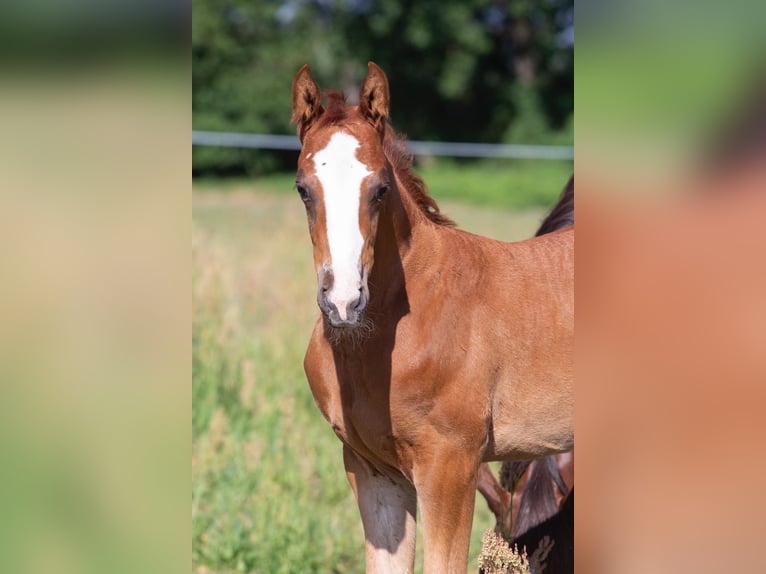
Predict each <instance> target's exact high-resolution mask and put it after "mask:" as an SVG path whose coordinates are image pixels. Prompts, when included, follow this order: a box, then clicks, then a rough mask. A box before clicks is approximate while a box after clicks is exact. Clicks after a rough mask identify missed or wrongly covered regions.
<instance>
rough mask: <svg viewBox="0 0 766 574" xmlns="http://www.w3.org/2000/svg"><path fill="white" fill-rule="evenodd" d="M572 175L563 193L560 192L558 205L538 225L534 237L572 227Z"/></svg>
mask: <svg viewBox="0 0 766 574" xmlns="http://www.w3.org/2000/svg"><path fill="white" fill-rule="evenodd" d="M574 207H575V206H574V174H572V177H571V178H569V183H567V185H566V187H565V188H564V191H562V192H561V196H560V197H559V200H558V203H556V205H555V207H554V208H553V209H552V210H551V212H550V213H549V214H548V216H547V217H546V218H545V219H544V220H543V222H542V223H541V224H540V229H538V230H537V233H535V236H539V235H545V234H546V233H551V232H553V231H556V230H558V229H562V228H564V227H569V226H570V225H574Z"/></svg>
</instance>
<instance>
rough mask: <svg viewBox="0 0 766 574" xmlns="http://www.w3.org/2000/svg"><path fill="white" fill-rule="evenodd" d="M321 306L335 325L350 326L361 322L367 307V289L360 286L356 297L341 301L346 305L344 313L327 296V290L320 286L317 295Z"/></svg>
mask: <svg viewBox="0 0 766 574" xmlns="http://www.w3.org/2000/svg"><path fill="white" fill-rule="evenodd" d="M317 302H318V303H319V308H320V309H321V310H322V313H324V315H325V317H327V320H328V321H330V324H331V325H332V326H333V327H340V328H349V327H356V326H357V325H359V324H361V322H362V320H363V318H364V310H365V308H366V307H367V295H366V289H363V288H360V289H359V293H358V295H357V296H356V297H354V298H352V299H351V300H349V301H345V302H344V301H339V302H338V304H339V305H343V306H344V309H343V310H344V311H345V312H344V313H341V312H339V311H338V306H337V305H336V304H335V303H333V302H332V301H330V300H329V299H328V297H327V290H325V289H322V288H320V289H319V294H318V297H317Z"/></svg>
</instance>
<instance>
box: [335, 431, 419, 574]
mask: <svg viewBox="0 0 766 574" xmlns="http://www.w3.org/2000/svg"><path fill="white" fill-rule="evenodd" d="M343 462H344V464H345V466H346V475H347V476H348V481H349V482H350V483H351V488H352V489H353V490H354V494H355V495H356V501H357V504H358V505H359V512H360V513H361V515H362V525H363V526H364V538H365V547H366V564H367V574H389V573H391V574H393V573H396V574H399V573H410V572H412V571H413V569H414V567H415V537H416V533H415V517H416V516H417V498H416V495H415V487H414V486H412V484H410V483H409V482H408V481H407V480H406V479H405V478H404V477H403V476H401V477H399V476H393V477H390V476H388V475H386V474H382V473H380V472H378V471H377V470H375V469H374V468H373V467H372V466H371V465H370V464H369V463H368V462H367V461H366V460H365V459H363V458H362V457H360V456H359V455H358V454H356V453H355V452H354V451H353V450H351V449H350V448H349V447H348V446H345V445H344V446H343Z"/></svg>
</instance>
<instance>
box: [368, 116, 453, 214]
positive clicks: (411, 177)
mask: <svg viewBox="0 0 766 574" xmlns="http://www.w3.org/2000/svg"><path fill="white" fill-rule="evenodd" d="M383 153H385V154H386V158H388V161H389V162H391V166H392V167H393V168H394V170H395V171H396V173H397V175H398V176H399V179H401V180H402V183H403V184H404V187H405V188H406V190H407V193H409V195H410V197H411V198H412V199H414V200H415V203H416V204H417V205H418V207H420V209H421V210H422V211H423V213H424V214H425V215H426V217H428V219H430V220H431V221H433V222H434V223H436V224H437V225H444V226H446V227H455V222H454V221H452V220H451V219H450V218H449V217H447V216H446V215H443V214H442V213H441V211H440V210H439V205H438V204H437V203H436V201H435V200H434V198H433V197H431V196H430V195H428V188H427V187H426V183H425V182H424V181H423V180H422V179H421V178H420V177H418V176H417V175H416V174H415V172H414V171H413V169H412V154H411V153H410V152H409V151H408V150H407V140H406V138H404V137H403V136H398V135H397V134H396V133H395V132H394V130H393V128H392V127H391V126H390V125H387V126H386V132H385V135H384V137H383Z"/></svg>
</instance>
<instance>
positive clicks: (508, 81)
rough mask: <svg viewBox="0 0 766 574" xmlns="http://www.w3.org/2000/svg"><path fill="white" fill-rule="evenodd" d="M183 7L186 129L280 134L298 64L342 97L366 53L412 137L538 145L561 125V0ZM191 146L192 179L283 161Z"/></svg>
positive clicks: (569, 13) (222, 2) (226, 0)
mask: <svg viewBox="0 0 766 574" xmlns="http://www.w3.org/2000/svg"><path fill="white" fill-rule="evenodd" d="M193 9H194V17H193V34H192V42H193V45H192V48H193V49H192V57H193V67H194V71H193V100H192V101H193V125H194V128H195V129H208V130H230V131H241V132H262V133H292V132H293V130H292V128H291V127H290V126H289V125H288V120H289V116H290V102H289V93H290V82H291V81H292V77H293V74H294V73H295V72H296V71H297V69H298V68H299V67H300V66H301V65H303V64H304V63H309V64H311V67H312V74H313V75H314V76H315V77H316V78H317V80H318V81H319V82H320V85H322V86H323V87H326V88H342V89H344V91H346V92H347V93H348V95H349V97H350V99H353V98H355V96H356V91H357V89H358V85H359V82H361V80H362V79H363V77H364V74H365V72H366V62H367V61H368V60H374V61H375V62H377V63H378V64H379V65H380V66H381V67H382V68H383V69H384V70H385V71H386V73H387V74H388V77H389V81H390V83H391V90H392V93H393V95H394V96H393V109H392V116H393V120H394V125H395V126H396V127H398V128H399V129H406V131H407V133H408V134H409V136H410V137H412V138H416V139H437V140H465V141H488V142H494V141H513V142H518V143H546V142H551V141H560V140H561V137H560V136H559V137H557V136H556V132H560V131H561V130H562V129H568V130H570V132H571V116H572V110H573V40H574V37H573V34H574V31H573V13H574V8H573V0H536V1H532V0H283V1H268V0H194V2H193ZM564 137H565V139H566V138H567V137H571V133H570V134H569V136H564ZM193 153H194V156H193V161H194V170H195V173H211V172H216V173H246V172H251V173H252V172H262V171H266V170H271V169H275V168H278V167H292V166H291V165H289V164H288V165H287V166H284V165H283V161H284V160H285V159H286V157H285V155H284V154H283V155H282V156H280V155H279V154H276V153H274V152H264V151H254V150H232V149H223V148H195V149H194V152H193ZM288 161H289V162H292V161H293V157H292V156H290V159H289V160H288Z"/></svg>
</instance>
